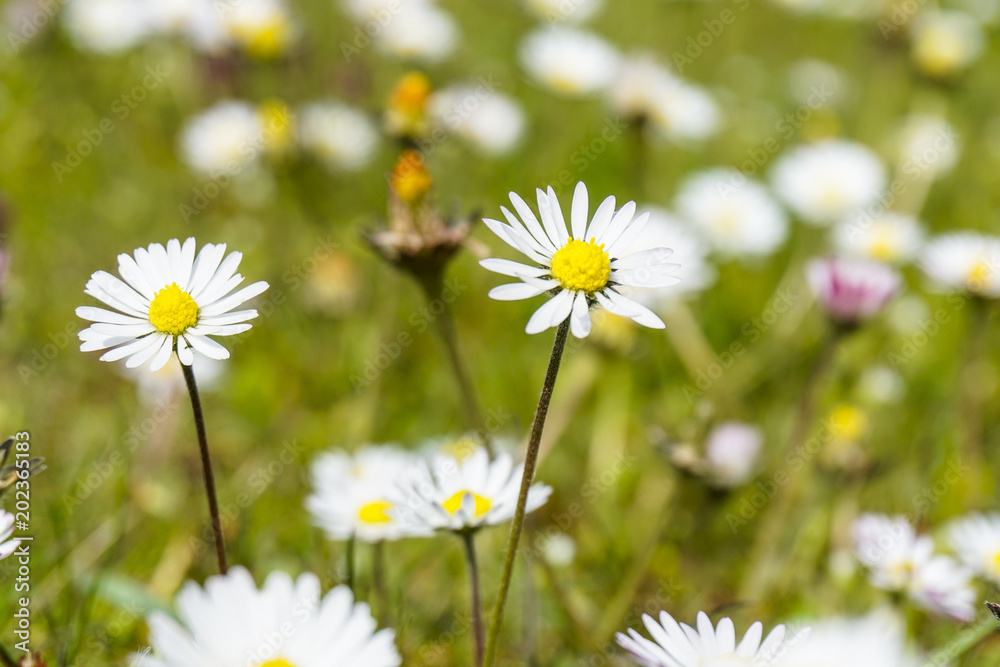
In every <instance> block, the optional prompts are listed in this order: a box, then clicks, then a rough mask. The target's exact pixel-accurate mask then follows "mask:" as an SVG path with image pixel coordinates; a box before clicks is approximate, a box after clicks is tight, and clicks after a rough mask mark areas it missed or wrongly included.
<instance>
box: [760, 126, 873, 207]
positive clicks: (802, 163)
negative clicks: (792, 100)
mask: <svg viewBox="0 0 1000 667" xmlns="http://www.w3.org/2000/svg"><path fill="white" fill-rule="evenodd" d="M772 182H773V185H774V189H775V192H777V193H778V196H779V197H781V198H782V199H783V200H784V201H785V203H787V204H788V205H789V206H790V207H791V209H792V210H793V211H794V212H795V213H796V214H797V215H798V216H799V217H801V218H802V220H803V221H804V222H806V223H809V224H811V225H828V224H830V223H832V222H836V221H838V220H842V219H843V218H846V217H847V216H849V215H851V214H853V213H855V212H857V211H859V210H860V209H863V208H865V207H867V206H870V205H871V204H873V203H875V201H876V200H877V198H878V197H879V196H880V195H881V194H882V192H883V190H885V187H886V174H885V168H884V167H883V166H882V163H881V161H880V160H879V158H878V156H877V155H875V153H873V152H872V151H871V149H869V148H868V147H867V146H864V145H862V144H858V143H855V142H851V141H842V140H828V141H822V142H820V143H817V144H813V145H809V146H799V147H797V148H794V149H792V150H791V151H790V152H789V153H788V154H786V155H785V156H783V157H782V158H781V159H780V160H779V161H778V163H777V164H776V165H775V167H774V170H773V172H772Z"/></svg>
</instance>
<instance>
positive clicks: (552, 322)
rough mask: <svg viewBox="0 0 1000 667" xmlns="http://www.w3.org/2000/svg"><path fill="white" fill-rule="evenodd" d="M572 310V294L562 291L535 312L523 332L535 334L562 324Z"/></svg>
mask: <svg viewBox="0 0 1000 667" xmlns="http://www.w3.org/2000/svg"><path fill="white" fill-rule="evenodd" d="M572 308H573V292H570V291H568V290H562V291H561V292H559V294H556V295H555V296H554V297H552V298H551V299H549V300H548V301H546V302H545V303H544V304H542V306H541V307H540V308H539V309H538V310H536V311H535V313H534V315H532V316H531V319H529V320H528V325H527V326H526V327H525V329H524V330H525V332H527V333H529V334H536V333H541V332H542V331H545V330H546V329H550V328H552V327H554V326H556V325H558V324H562V322H563V321H564V320H565V319H566V318H567V317H569V313H570V310H571V309H572Z"/></svg>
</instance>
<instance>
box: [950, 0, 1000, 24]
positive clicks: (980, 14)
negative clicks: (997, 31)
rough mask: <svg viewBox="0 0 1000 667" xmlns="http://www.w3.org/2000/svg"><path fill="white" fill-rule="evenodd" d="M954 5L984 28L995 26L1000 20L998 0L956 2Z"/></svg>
mask: <svg viewBox="0 0 1000 667" xmlns="http://www.w3.org/2000/svg"><path fill="white" fill-rule="evenodd" d="M952 4H954V5H955V6H956V7H958V8H959V9H961V10H963V11H965V12H968V13H969V15H970V16H972V17H974V18H975V19H976V20H977V21H979V23H981V24H982V25H984V26H993V25H995V24H996V22H997V19H1000V3H998V2H997V1H996V0H955V2H954V3H952Z"/></svg>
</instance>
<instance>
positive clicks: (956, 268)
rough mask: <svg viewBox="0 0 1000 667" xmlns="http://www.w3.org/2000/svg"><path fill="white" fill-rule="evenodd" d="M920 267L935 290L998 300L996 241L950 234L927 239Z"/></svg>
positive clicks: (999, 277)
mask: <svg viewBox="0 0 1000 667" xmlns="http://www.w3.org/2000/svg"><path fill="white" fill-rule="evenodd" d="M920 267H921V268H922V269H923V270H924V273H926V274H927V277H928V278H930V279H931V282H933V283H934V284H935V285H936V286H937V287H939V288H944V289H958V290H965V291H967V292H971V293H972V294H976V295H978V296H983V297H988V298H992V299H995V298H997V297H1000V238H998V237H995V236H987V235H985V234H980V233H978V232H952V233H950V234H943V235H941V236H938V237H937V238H934V239H931V240H930V241H929V242H928V243H927V245H926V246H925V248H924V252H923V253H922V255H921V257H920Z"/></svg>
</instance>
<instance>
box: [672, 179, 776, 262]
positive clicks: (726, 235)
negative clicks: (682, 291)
mask: <svg viewBox="0 0 1000 667" xmlns="http://www.w3.org/2000/svg"><path fill="white" fill-rule="evenodd" d="M675 201H676V206H677V213H678V214H679V215H680V216H681V218H682V219H684V220H685V221H687V222H689V223H690V224H691V225H692V227H693V228H694V229H695V231H697V232H698V233H699V234H701V235H702V236H703V237H704V238H705V239H706V240H707V241H708V242H709V243H710V244H711V245H712V247H713V248H715V250H717V251H718V252H719V253H720V254H722V255H725V256H729V257H760V256H764V255H769V254H771V253H773V252H774V251H776V250H777V249H778V248H779V247H780V246H781V244H782V243H784V241H785V238H786V237H787V236H788V219H787V218H786V216H785V213H784V211H783V210H782V208H781V206H779V205H778V204H777V202H775V201H774V198H773V197H771V195H770V193H769V192H768V191H767V189H766V188H764V187H763V186H762V185H760V184H759V183H757V182H756V181H753V180H750V179H748V178H746V177H745V176H744V175H743V174H742V173H740V172H739V171H737V170H735V169H712V170H709V171H704V172H701V173H697V174H694V175H692V176H690V177H688V178H687V179H686V180H685V181H683V182H682V183H681V184H680V186H679V187H678V193H677V197H676V200H675Z"/></svg>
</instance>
